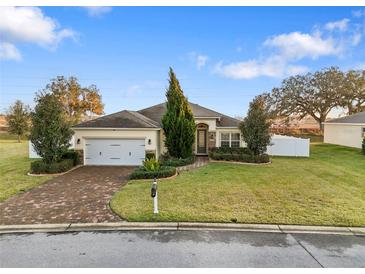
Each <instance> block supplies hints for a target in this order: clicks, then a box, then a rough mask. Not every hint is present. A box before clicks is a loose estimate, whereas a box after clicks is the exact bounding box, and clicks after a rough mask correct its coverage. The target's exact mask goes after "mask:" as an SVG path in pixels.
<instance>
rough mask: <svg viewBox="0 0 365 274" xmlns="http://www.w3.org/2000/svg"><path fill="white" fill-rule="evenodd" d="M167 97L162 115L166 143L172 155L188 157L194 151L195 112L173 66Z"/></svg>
mask: <svg viewBox="0 0 365 274" xmlns="http://www.w3.org/2000/svg"><path fill="white" fill-rule="evenodd" d="M166 98H167V103H166V107H167V111H166V113H165V114H164V116H163V117H162V126H163V130H164V133H165V145H166V147H167V150H168V153H169V155H170V156H172V157H176V158H187V157H189V156H191V155H192V152H193V144H194V140H195V129H196V126H195V121H194V116H193V112H192V110H191V109H190V105H189V103H188V101H187V99H186V98H185V96H184V93H183V91H182V89H181V87H180V84H179V81H178V79H177V78H176V75H175V73H174V71H173V70H172V68H170V71H169V87H168V89H167V91H166Z"/></svg>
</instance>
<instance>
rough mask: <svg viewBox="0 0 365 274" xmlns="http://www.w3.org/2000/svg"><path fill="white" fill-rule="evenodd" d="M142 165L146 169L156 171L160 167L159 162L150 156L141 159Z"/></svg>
mask: <svg viewBox="0 0 365 274" xmlns="http://www.w3.org/2000/svg"><path fill="white" fill-rule="evenodd" d="M143 167H144V169H145V170H147V171H157V170H159V169H160V162H159V161H157V160H156V159H155V157H152V158H150V159H146V160H144V161H143Z"/></svg>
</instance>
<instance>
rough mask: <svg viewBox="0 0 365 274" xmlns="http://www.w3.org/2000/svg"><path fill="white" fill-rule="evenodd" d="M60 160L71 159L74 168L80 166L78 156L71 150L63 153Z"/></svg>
mask: <svg viewBox="0 0 365 274" xmlns="http://www.w3.org/2000/svg"><path fill="white" fill-rule="evenodd" d="M62 159H71V160H72V161H73V165H74V166H77V165H79V164H81V158H80V154H79V153H78V152H77V151H75V150H73V149H70V150H68V151H67V152H66V153H64V154H63V155H62Z"/></svg>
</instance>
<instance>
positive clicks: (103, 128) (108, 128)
mask: <svg viewBox="0 0 365 274" xmlns="http://www.w3.org/2000/svg"><path fill="white" fill-rule="evenodd" d="M72 129H76V130H121V131H122V130H140V131H146V130H156V131H158V130H161V128H154V127H152V128H122V127H117V128H115V127H72Z"/></svg>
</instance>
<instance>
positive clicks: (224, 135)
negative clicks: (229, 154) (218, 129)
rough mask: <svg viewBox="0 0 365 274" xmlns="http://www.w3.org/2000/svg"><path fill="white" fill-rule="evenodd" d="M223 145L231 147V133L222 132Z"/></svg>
mask: <svg viewBox="0 0 365 274" xmlns="http://www.w3.org/2000/svg"><path fill="white" fill-rule="evenodd" d="M221 147H229V133H221Z"/></svg>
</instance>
